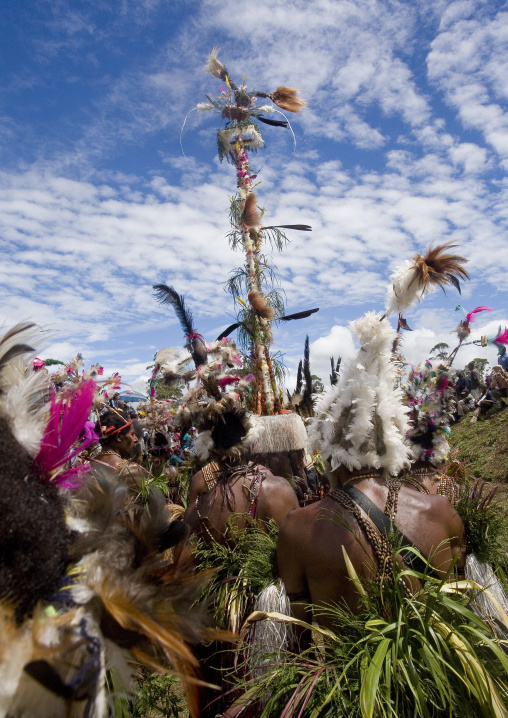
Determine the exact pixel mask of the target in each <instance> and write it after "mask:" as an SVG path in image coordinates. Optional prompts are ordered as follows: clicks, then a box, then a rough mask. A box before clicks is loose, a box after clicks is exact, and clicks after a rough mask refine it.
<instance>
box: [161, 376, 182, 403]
mask: <svg viewBox="0 0 508 718" xmlns="http://www.w3.org/2000/svg"><path fill="white" fill-rule="evenodd" d="M155 396H156V398H157V399H159V400H160V401H164V400H165V399H176V400H177V401H179V400H180V399H182V397H183V383H182V382H181V381H178V382H173V383H172V384H165V383H164V381H163V380H162V379H157V380H156V382H155Z"/></svg>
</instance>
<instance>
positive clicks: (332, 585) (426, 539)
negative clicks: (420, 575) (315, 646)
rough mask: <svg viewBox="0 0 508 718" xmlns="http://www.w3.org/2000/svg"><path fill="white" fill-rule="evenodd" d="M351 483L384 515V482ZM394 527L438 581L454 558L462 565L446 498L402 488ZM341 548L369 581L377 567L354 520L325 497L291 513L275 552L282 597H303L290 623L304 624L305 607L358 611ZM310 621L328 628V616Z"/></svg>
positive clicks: (304, 640) (459, 538)
mask: <svg viewBox="0 0 508 718" xmlns="http://www.w3.org/2000/svg"><path fill="white" fill-rule="evenodd" d="M347 476H348V475H346V474H344V473H343V474H342V476H339V477H338V478H339V482H340V483H339V485H341V483H342V481H344V480H345V479H346V478H347ZM332 481H333V479H332ZM351 483H352V485H353V486H355V487H356V488H358V489H359V490H360V491H362V492H363V493H364V494H365V495H366V496H368V498H369V499H370V500H371V501H373V502H374V503H375V504H376V506H378V508H380V509H382V510H384V508H385V505H386V499H387V494H388V489H387V487H386V485H385V482H384V480H382V479H381V478H369V479H357V480H356V481H355V480H353V481H352V482H351ZM395 525H396V526H397V528H399V529H400V531H402V532H403V533H404V534H405V535H406V536H407V538H408V539H409V540H410V541H411V542H412V543H413V544H414V546H415V547H416V548H417V549H418V550H419V551H420V552H421V553H422V555H423V556H424V557H425V558H426V559H427V560H428V561H429V563H430V564H431V566H432V567H433V568H434V569H436V570H437V572H438V573H439V575H441V576H444V575H445V574H446V572H447V571H448V570H449V568H450V566H451V564H452V562H453V561H454V560H455V559H456V558H457V564H456V568H459V569H460V567H462V566H463V565H464V560H465V555H464V547H465V539H464V526H463V524H462V521H461V519H460V517H459V515H458V514H457V512H456V511H455V509H454V508H453V507H452V505H451V504H450V502H449V501H448V499H447V498H446V497H444V496H439V495H430V496H429V495H427V494H423V493H420V492H419V491H418V490H417V489H415V488H413V487H411V486H409V485H403V486H402V488H401V490H400V492H399V500H398V511H397V515H396V518H395ZM343 546H344V548H345V550H346V552H347V554H348V556H349V558H350V560H351V562H352V564H353V566H354V568H355V570H356V572H357V573H358V576H359V577H360V579H364V580H365V581H372V580H374V579H375V577H376V570H377V565H376V562H375V559H374V552H373V550H372V548H371V546H370V543H369V542H368V540H367V539H366V536H365V533H364V532H363V530H362V529H360V528H359V526H358V524H357V521H356V519H355V518H354V517H352V516H351V514H349V513H348V512H347V511H346V510H345V509H344V508H343V507H342V506H341V505H340V504H338V503H337V502H336V501H334V500H333V499H332V498H330V497H329V496H326V497H325V498H324V499H323V500H322V501H319V502H318V503H315V504H311V505H310V506H306V507H305V508H302V509H298V510H297V511H293V512H292V513H291V514H289V515H288V516H287V517H286V519H285V521H284V522H283V523H282V525H281V527H280V532H279V543H278V551H277V563H278V568H279V577H280V578H281V579H282V580H283V581H284V585H285V587H286V591H287V593H288V594H307V595H306V597H305V598H302V599H300V598H299V599H298V600H296V601H294V602H292V604H291V605H292V612H293V615H294V616H295V617H296V618H300V619H302V620H306V621H309V618H310V612H309V609H308V605H309V604H310V603H312V604H314V605H325V604H329V603H337V602H340V601H345V603H346V604H347V605H348V606H349V607H350V608H351V610H353V611H354V612H358V611H359V609H360V602H359V597H358V594H357V592H356V590H355V588H354V586H353V584H352V582H351V580H350V578H349V574H348V572H347V568H346V565H345V560H344V555H343V551H342V547H343ZM315 619H316V620H317V621H318V623H319V624H320V625H321V626H323V627H325V628H329V627H331V626H330V622H329V619H328V617H326V616H316V617H315ZM309 641H310V636H308V635H306V634H305V633H303V634H302V635H301V636H300V645H301V647H305V646H306V645H308V644H309Z"/></svg>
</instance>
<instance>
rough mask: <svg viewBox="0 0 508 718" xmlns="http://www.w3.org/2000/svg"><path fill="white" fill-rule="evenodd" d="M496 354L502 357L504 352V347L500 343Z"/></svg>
mask: <svg viewBox="0 0 508 718" xmlns="http://www.w3.org/2000/svg"><path fill="white" fill-rule="evenodd" d="M497 354H498V356H500V357H503V356H504V355H505V354H506V347H505V345H504V344H500V345H499V346H498V348H497Z"/></svg>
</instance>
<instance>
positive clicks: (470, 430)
mask: <svg viewBox="0 0 508 718" xmlns="http://www.w3.org/2000/svg"><path fill="white" fill-rule="evenodd" d="M471 416H472V414H468V415H466V416H465V417H463V419H462V420H461V421H460V422H458V423H457V424H455V425H454V426H453V427H452V434H451V437H450V445H451V447H452V450H453V449H458V453H457V455H456V456H455V457H454V458H455V459H458V460H459V461H466V462H467V464H466V465H467V468H468V473H469V474H472V475H473V476H476V477H478V478H481V479H484V480H485V481H493V482H495V483H505V482H506V481H507V480H508V409H503V410H501V411H494V410H491V411H489V412H488V413H487V414H485V416H480V417H479V418H478V421H477V422H476V423H475V424H471Z"/></svg>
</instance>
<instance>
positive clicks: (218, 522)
mask: <svg viewBox="0 0 508 718" xmlns="http://www.w3.org/2000/svg"><path fill="white" fill-rule="evenodd" d="M297 508H298V499H297V497H296V494H295V492H294V491H293V489H292V488H291V485H290V484H289V482H288V481H287V480H286V479H284V478H282V477H281V476H275V475H274V474H272V472H271V471H270V470H269V469H267V468H266V467H264V466H259V465H253V464H249V466H248V467H243V468H239V470H238V473H237V474H234V475H233V476H231V478H228V479H226V480H221V481H219V482H218V484H217V485H216V486H215V487H213V488H212V489H210V490H208V487H207V485H206V482H205V479H204V477H203V474H202V472H201V471H199V472H198V473H197V474H195V476H194V477H193V480H192V483H191V490H190V494H189V506H188V508H187V511H186V513H185V520H186V521H187V522H188V523H189V524H190V526H191V529H192V532H193V533H195V534H197V535H199V536H200V537H202V538H204V539H205V541H210V540H212V539H213V540H215V541H218V542H221V543H223V542H224V541H225V540H226V538H227V522H228V520H229V518H230V517H231V516H232V515H234V514H236V515H238V524H237V525H238V527H239V528H240V529H241V528H243V527H245V525H246V522H247V519H246V518H245V515H246V514H250V515H251V516H252V517H253V518H256V519H258V520H259V521H268V520H269V519H273V520H274V521H276V523H277V524H279V525H280V524H281V522H282V521H283V519H284V518H285V517H286V516H287V514H288V513H289V512H290V511H293V510H294V509H297Z"/></svg>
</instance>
